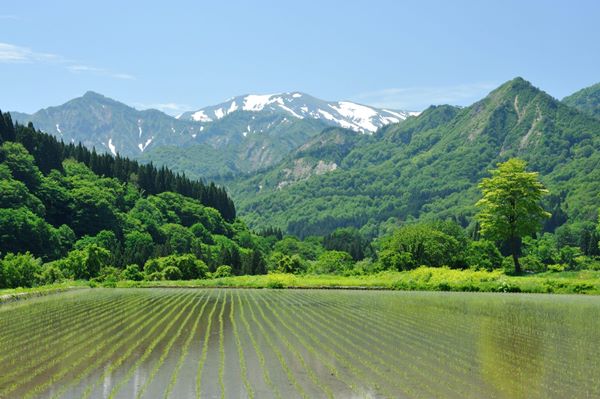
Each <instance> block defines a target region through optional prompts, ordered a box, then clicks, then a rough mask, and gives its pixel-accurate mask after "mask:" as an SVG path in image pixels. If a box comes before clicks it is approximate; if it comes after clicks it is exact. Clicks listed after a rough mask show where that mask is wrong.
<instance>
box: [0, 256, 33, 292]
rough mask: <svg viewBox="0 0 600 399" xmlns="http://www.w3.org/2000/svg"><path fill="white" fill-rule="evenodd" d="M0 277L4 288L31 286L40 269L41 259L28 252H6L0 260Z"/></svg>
mask: <svg viewBox="0 0 600 399" xmlns="http://www.w3.org/2000/svg"><path fill="white" fill-rule="evenodd" d="M0 269H2V272H1V273H0V277H2V279H3V280H4V281H3V284H4V286H3V287H4V288H16V287H32V286H33V285H35V284H36V283H37V276H38V275H39V273H40V272H41V270H42V261H41V259H39V258H35V257H34V256H33V255H31V254H30V253H29V252H26V253H25V254H17V255H15V254H11V253H9V254H6V256H5V257H4V259H2V260H1V261H0Z"/></svg>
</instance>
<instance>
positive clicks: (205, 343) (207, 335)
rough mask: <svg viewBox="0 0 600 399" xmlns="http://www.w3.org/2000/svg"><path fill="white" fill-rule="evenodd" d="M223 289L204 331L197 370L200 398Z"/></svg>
mask: <svg viewBox="0 0 600 399" xmlns="http://www.w3.org/2000/svg"><path fill="white" fill-rule="evenodd" d="M221 293H222V292H221V291H219V295H218V296H217V298H216V299H215V303H214V305H213V308H212V309H211V311H210V314H209V315H208V323H207V324H206V331H205V333H204V340H203V341H202V352H201V355H200V360H199V361H198V371H197V372H196V398H200V393H201V391H202V372H203V371H204V364H205V363H206V356H207V355H208V341H209V338H210V329H211V328H212V321H213V315H214V314H215V311H216V310H217V304H218V303H219V299H220V298H221Z"/></svg>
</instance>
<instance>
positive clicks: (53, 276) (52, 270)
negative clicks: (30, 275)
mask: <svg viewBox="0 0 600 399" xmlns="http://www.w3.org/2000/svg"><path fill="white" fill-rule="evenodd" d="M64 279H65V275H64V274H63V272H62V271H61V270H60V268H59V267H58V266H57V265H56V264H54V263H46V264H45V265H44V266H43V267H42V271H41V273H40V274H38V276H37V280H38V282H39V283H40V284H54V283H59V282H61V281H63V280H64Z"/></svg>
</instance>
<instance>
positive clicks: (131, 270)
mask: <svg viewBox="0 0 600 399" xmlns="http://www.w3.org/2000/svg"><path fill="white" fill-rule="evenodd" d="M121 279H122V280H132V281H142V280H143V279H144V274H143V273H142V271H141V270H140V267H139V266H138V265H135V264H134V265H128V266H127V267H125V269H124V270H123V271H122V272H121Z"/></svg>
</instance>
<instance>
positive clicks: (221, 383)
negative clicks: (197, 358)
mask: <svg viewBox="0 0 600 399" xmlns="http://www.w3.org/2000/svg"><path fill="white" fill-rule="evenodd" d="M226 303H227V293H225V294H224V295H223V305H222V306H221V311H220V312H219V386H220V388H221V399H224V398H225V379H224V377H225V332H224V330H223V314H224V313H225V304H226Z"/></svg>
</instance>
